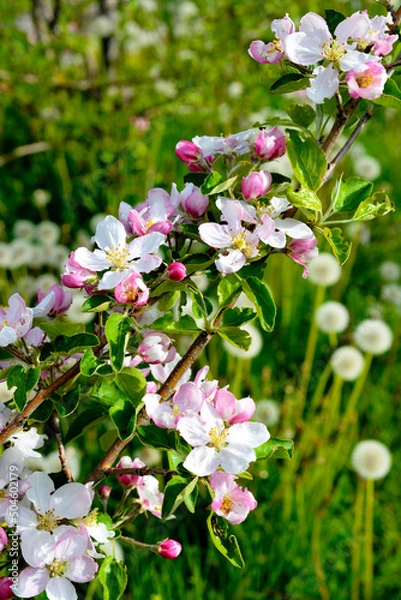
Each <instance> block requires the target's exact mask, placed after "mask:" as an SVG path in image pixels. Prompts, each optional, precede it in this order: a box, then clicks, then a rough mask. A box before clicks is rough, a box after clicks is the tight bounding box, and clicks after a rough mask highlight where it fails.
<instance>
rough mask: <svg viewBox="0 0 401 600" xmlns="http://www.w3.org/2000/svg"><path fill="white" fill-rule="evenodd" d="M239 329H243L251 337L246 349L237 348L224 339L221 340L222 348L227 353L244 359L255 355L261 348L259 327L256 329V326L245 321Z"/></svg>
mask: <svg viewBox="0 0 401 600" xmlns="http://www.w3.org/2000/svg"><path fill="white" fill-rule="evenodd" d="M241 329H245V330H246V331H247V332H248V333H249V335H250V336H251V338H252V341H251V345H250V346H249V348H248V350H242V349H241V348H237V347H236V346H233V345H232V344H230V343H229V342H226V341H225V340H224V341H223V345H224V348H225V349H226V350H227V352H228V353H229V354H231V356H236V357H237V358H243V359H245V360H246V359H249V358H255V356H257V355H258V354H259V352H260V351H261V350H262V348H263V338H262V335H261V333H260V331H259V329H256V327H255V326H254V325H252V324H251V323H246V324H245V325H243V326H242V327H241Z"/></svg>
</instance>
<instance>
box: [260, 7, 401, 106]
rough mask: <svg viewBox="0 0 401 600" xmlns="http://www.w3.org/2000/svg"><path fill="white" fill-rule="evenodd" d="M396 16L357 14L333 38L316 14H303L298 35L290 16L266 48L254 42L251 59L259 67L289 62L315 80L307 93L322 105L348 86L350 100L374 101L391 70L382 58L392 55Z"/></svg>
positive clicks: (275, 23)
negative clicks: (392, 27) (392, 30)
mask: <svg viewBox="0 0 401 600" xmlns="http://www.w3.org/2000/svg"><path fill="white" fill-rule="evenodd" d="M391 25H392V17H391V14H390V13H389V14H388V15H387V16H375V17H373V18H370V17H369V15H368V14H367V11H358V12H355V13H354V14H352V15H351V16H350V17H348V18H345V19H344V20H342V21H341V22H340V23H338V24H337V26H336V27H335V29H334V32H333V33H332V32H331V31H330V28H329V24H328V23H327V22H326V21H325V19H323V17H321V16H320V15H317V14H316V13H314V12H309V13H307V14H306V15H304V16H303V17H302V19H301V21H300V25H299V30H298V31H297V30H296V26H295V24H294V22H293V21H292V20H291V19H290V17H289V16H288V14H287V15H286V16H285V17H284V18H283V19H275V20H274V21H273V22H272V25H271V28H272V31H273V32H274V34H275V35H276V38H275V39H274V40H273V41H272V42H268V43H265V42H263V41H262V40H255V41H253V42H252V43H251V45H250V48H249V54H250V56H251V57H252V58H253V59H254V60H256V61H257V62H259V63H264V64H272V63H277V62H279V61H282V60H287V61H290V62H291V63H293V64H294V65H296V66H299V67H300V68H301V69H304V68H305V67H307V68H309V69H308V74H310V75H309V76H311V83H310V86H309V87H308V88H307V90H306V94H307V96H308V98H309V99H310V100H312V101H313V102H316V103H317V104H321V103H322V102H324V99H325V98H332V97H333V96H334V95H335V94H336V93H337V92H338V90H339V89H340V86H343V87H347V90H348V93H349V95H350V96H351V98H365V99H366V100H375V99H376V98H378V97H379V96H381V95H382V93H383V89H384V85H385V83H386V81H387V71H386V68H385V66H384V65H383V64H382V59H383V57H385V56H386V55H388V54H389V53H390V52H391V51H392V48H393V44H394V43H395V41H396V40H397V39H398V35H396V34H393V33H391V32H390V27H391Z"/></svg>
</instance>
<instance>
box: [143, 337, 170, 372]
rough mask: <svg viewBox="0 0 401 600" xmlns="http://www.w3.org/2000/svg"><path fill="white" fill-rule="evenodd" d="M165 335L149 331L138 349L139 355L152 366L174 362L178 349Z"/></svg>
mask: <svg viewBox="0 0 401 600" xmlns="http://www.w3.org/2000/svg"><path fill="white" fill-rule="evenodd" d="M171 344H172V341H171V339H170V338H169V337H168V335H166V334H165V333H162V332H160V331H149V332H148V333H147V334H146V335H145V336H144V338H143V340H142V342H141V343H140V345H139V347H138V354H139V355H140V356H141V357H142V359H143V360H144V361H145V362H147V363H148V364H150V365H157V364H160V363H166V362H170V361H172V360H173V358H174V357H175V354H176V349H175V348H174V346H172V345H171Z"/></svg>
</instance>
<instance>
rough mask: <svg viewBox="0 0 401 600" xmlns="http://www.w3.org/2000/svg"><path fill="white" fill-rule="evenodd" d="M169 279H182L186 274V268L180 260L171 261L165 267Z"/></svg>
mask: <svg viewBox="0 0 401 600" xmlns="http://www.w3.org/2000/svg"><path fill="white" fill-rule="evenodd" d="M167 272H168V276H169V279H171V280H172V281H182V280H183V279H185V277H186V276H187V269H186V267H185V265H184V264H183V263H182V262H172V263H170V264H169V266H168V267H167Z"/></svg>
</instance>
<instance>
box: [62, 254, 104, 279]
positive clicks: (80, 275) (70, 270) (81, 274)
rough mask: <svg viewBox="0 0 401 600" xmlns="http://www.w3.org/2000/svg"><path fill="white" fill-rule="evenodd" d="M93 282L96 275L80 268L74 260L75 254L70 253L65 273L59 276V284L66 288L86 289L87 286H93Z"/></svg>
mask: <svg viewBox="0 0 401 600" xmlns="http://www.w3.org/2000/svg"><path fill="white" fill-rule="evenodd" d="M95 280H96V273H95V272H94V271H90V270H89V269H86V268H85V267H82V266H81V265H80V264H79V262H77V261H76V260H75V252H71V254H70V257H69V259H68V260H67V262H66V263H65V273H63V274H62V275H61V283H62V284H63V285H65V286H66V287H68V288H83V287H85V288H86V286H88V285H89V286H90V285H93V283H94V282H95Z"/></svg>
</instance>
